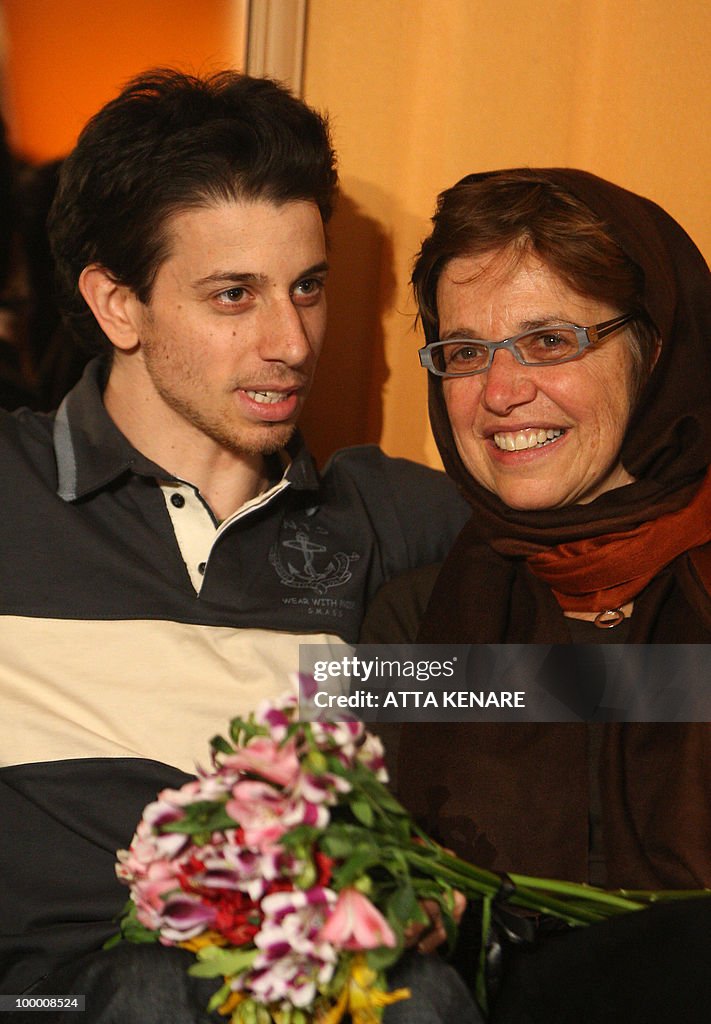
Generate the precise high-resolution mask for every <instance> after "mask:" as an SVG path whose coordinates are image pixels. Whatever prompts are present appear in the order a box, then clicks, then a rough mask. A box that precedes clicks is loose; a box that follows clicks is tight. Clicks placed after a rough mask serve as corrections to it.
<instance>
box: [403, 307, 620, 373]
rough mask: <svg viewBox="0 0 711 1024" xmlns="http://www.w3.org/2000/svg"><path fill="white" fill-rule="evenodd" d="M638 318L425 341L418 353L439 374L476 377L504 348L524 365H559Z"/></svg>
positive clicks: (424, 363)
mask: <svg viewBox="0 0 711 1024" xmlns="http://www.w3.org/2000/svg"><path fill="white" fill-rule="evenodd" d="M635 319H636V315H635V314H634V313H626V314H625V315H624V316H616V317H615V318H614V319H613V320H605V321H604V322H603V323H601V324H595V325H594V326H592V327H576V325H575V324H559V325H557V326H555V327H539V328H538V329H537V330H535V331H525V332H524V333H523V334H516V335H515V336H514V337H513V338H506V340H505V341H480V340H479V339H475V338H451V339H450V340H448V341H433V342H432V343H431V344H430V345H425V347H424V348H421V349H420V350H419V352H418V355H419V357H420V365H421V366H424V367H425V369H427V370H429V371H430V373H434V374H436V376H437V377H472V376H473V375H474V374H475V373H485V372H486V371H487V370H488V369H489V367H490V366H491V363H492V361H493V358H494V354H495V353H496V352H498V350H499V349H501V348H503V349H506V351H507V352H510V353H511V355H512V356H513V357H514V359H516V360H518V362H519V363H522V364H523V365H524V366H558V365H559V364H560V363H569V362H570V361H571V360H572V359H577V358H578V357H579V356H581V355H582V354H583V352H584V351H585V349H586V348H588V347H589V346H590V345H596V344H597V342H599V341H602V339H603V338H608V337H609V336H610V335H611V334H614V333H615V331H619V330H620V329H621V328H622V327H624V326H625V325H626V324H628V323H630V321H631V320H635Z"/></svg>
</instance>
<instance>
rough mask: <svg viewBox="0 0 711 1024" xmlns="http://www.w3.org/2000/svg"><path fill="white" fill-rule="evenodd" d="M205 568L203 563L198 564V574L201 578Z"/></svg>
mask: <svg viewBox="0 0 711 1024" xmlns="http://www.w3.org/2000/svg"><path fill="white" fill-rule="evenodd" d="M206 568H207V565H206V563H205V562H200V565H199V566H198V572H199V573H200V575H201V576H204V575H205V569H206Z"/></svg>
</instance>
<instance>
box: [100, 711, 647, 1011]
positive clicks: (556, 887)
mask: <svg viewBox="0 0 711 1024" xmlns="http://www.w3.org/2000/svg"><path fill="white" fill-rule="evenodd" d="M386 782H387V774H386V771H385V762H384V757H383V748H382V745H381V743H380V741H379V740H378V739H377V737H375V736H373V735H371V734H369V733H368V732H366V731H365V729H364V727H363V725H362V723H360V722H357V721H344V722H320V721H314V722H306V721H300V720H299V719H298V709H297V701H296V698H292V697H287V698H284V699H283V700H282V701H281V702H278V703H265V704H263V705H262V706H261V707H260V708H259V709H258V710H257V711H256V712H254V713H253V714H251V715H249V717H248V718H246V719H242V718H236V719H234V720H233V721H232V723H231V726H230V738H229V740H228V739H225V738H223V737H219V736H218V737H215V739H213V740H212V766H211V768H210V769H209V770H202V769H200V768H198V770H197V778H196V779H195V780H193V781H191V782H188V783H187V784H186V785H184V786H183V787H182V788H181V789H179V790H163V792H161V793H160V794H159V795H158V799H157V800H156V801H155V802H154V803H151V804H149V805H148V806H147V807H146V809H145V811H144V814H143V818H142V820H141V822H140V824H139V825H138V829H137V831H136V834H135V836H134V838H133V841H132V843H131V846H130V848H129V849H128V850H122V851H119V853H118V864H117V869H116V870H117V874H118V876H119V878H120V879H121V880H122V881H123V882H125V884H126V885H128V886H129V887H130V892H131V896H130V900H129V902H128V904H127V910H126V913H125V915H124V918H123V920H122V923H121V934H120V936H118V937H117V941H118V940H120V939H121V938H123V939H126V940H128V941H133V942H150V941H159V942H161V943H163V944H164V945H168V946H171V945H174V946H179V947H182V948H184V949H188V950H191V951H192V952H194V953H195V957H196V962H195V964H194V965H193V966H192V967H191V968H190V972H191V973H192V974H194V975H197V976H202V977H208V978H213V977H214V978H216V979H219V982H218V988H217V991H216V992H215V995H214V996H213V998H212V1000H211V1001H210V1004H209V1007H208V1009H209V1010H214V1009H219V1011H220V1012H221V1013H223V1014H224V1015H225V1016H226V1017H229V1018H230V1020H231V1022H232V1024H272V1022H273V1024H310V1022H314V1024H338V1022H339V1021H341V1019H342V1018H343V1016H344V1015H345V1014H349V1015H350V1017H351V1020H352V1021H353V1024H378V1022H379V1021H380V1018H381V1015H382V1007H384V1006H386V1005H388V1004H389V1003H392V1002H395V1001H398V1000H401V999H405V998H408V996H409V992H408V990H406V989H399V990H396V991H392V992H390V991H388V989H387V983H386V980H385V970H386V969H387V968H388V967H389V966H390V965H392V964H393V963H394V962H395V961H396V960H397V959H398V958H399V957H400V956H401V955H402V952H403V949H404V946H405V935H406V931H407V929H408V926H411V925H413V924H415V923H420V924H425V923H427V922H428V920H429V919H428V917H427V915H426V914H425V913H424V911H423V909H422V902H423V901H426V900H434V901H436V902H437V904H438V905H439V907H440V911H441V914H442V919H443V922H444V924H445V927H446V929H447V931H448V933H449V934H450V935H451V936H454V933H455V923H454V920H453V908H454V891H455V890H459V891H461V892H463V893H464V894H465V895H466V896H467V897H469V898H472V897H477V898H480V899H482V900H483V901H484V912H483V914H482V918H483V928H484V931H487V930H488V927H489V921H490V911H491V905H492V901H494V900H495V899H496V898H497V897H498V896H499V895H500V894H501V890H502V879H501V877H500V876H499V875H497V874H495V873H493V872H489V871H486V870H483V869H480V868H477V867H474V866H472V865H469V864H466V863H465V862H463V861H461V860H459V859H458V858H456V857H454V856H453V855H452V854H450V853H448V852H447V851H445V850H444V849H442V848H441V847H440V846H438V845H437V844H436V843H434V842H433V841H432V840H431V839H429V838H428V837H427V836H425V835H423V834H422V833H420V832H419V830H418V829H417V828H416V827H415V825H414V824H413V822H412V820H411V819H410V817H409V815H408V814H407V812H406V811H405V810H404V808H403V807H402V806H401V805H400V804H399V803H398V802H397V800H395V798H394V797H393V796H392V794H391V793H390V792H389V790H388V789H387V786H386ZM505 886H506V889H507V891H506V898H507V900H508V902H509V903H512V904H515V905H517V906H520V907H523V908H527V909H528V910H531V911H535V912H538V913H547V914H553V915H555V916H557V917H559V918H561V919H562V920H564V921H566V922H567V923H568V924H572V925H576V924H586V923H588V922H591V921H596V920H601V919H603V918H605V917H607V916H609V915H610V914H614V913H620V912H626V911H630V910H637V909H640V908H642V907H643V906H645V905H646V900H645V899H640V898H635V899H630V898H628V897H626V896H624V895H620V894H614V893H606V892H603V891H602V890H598V889H594V888H592V887H589V886H585V885H575V884H572V883H564V882H552V881H550V880H545V879H534V878H528V877H523V876H516V875H513V876H507V878H506V880H505Z"/></svg>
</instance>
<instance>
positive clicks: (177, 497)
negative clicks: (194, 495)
mask: <svg viewBox="0 0 711 1024" xmlns="http://www.w3.org/2000/svg"><path fill="white" fill-rule="evenodd" d="M170 503H171V505H174V506H175V507H176V508H182V507H183V505H184V504H185V498H184V497H183V496H182V494H171V496H170Z"/></svg>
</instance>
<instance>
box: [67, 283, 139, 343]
mask: <svg viewBox="0 0 711 1024" xmlns="http://www.w3.org/2000/svg"><path fill="white" fill-rule="evenodd" d="M79 291H80V292H81V294H82V296H83V298H84V301H85V302H86V304H87V306H88V307H89V309H90V310H91V312H92V313H93V314H94V316H95V317H96V321H97V323H98V325H99V327H100V328H101V330H102V331H103V332H104V334H105V335H106V337H107V338H108V339H109V341H110V342H111V344H112V345H115V346H116V348H119V349H121V350H122V351H124V352H128V351H130V350H131V349H134V348H136V347H137V346H138V344H139V342H140V324H141V320H142V316H143V305H142V303H141V302H139V300H138V299H137V298H136V295H135V293H134V292H133V291H132V290H131V289H130V288H129V287H128V285H125V284H119V283H118V282H117V281H116V280H114V278H113V277H112V276H111V275H110V274H109V272H108V270H106V269H105V267H102V266H100V265H99V264H98V263H90V264H89V266H88V267H84V269H83V270H82V272H81V274H80V276H79Z"/></svg>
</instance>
